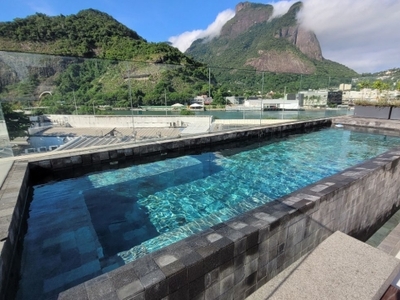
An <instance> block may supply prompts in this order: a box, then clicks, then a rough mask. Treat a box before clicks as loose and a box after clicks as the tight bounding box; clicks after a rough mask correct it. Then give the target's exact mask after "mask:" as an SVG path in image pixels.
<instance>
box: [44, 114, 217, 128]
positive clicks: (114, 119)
mask: <svg viewBox="0 0 400 300" xmlns="http://www.w3.org/2000/svg"><path fill="white" fill-rule="evenodd" d="M47 117H48V118H49V119H50V120H51V121H52V122H53V123H58V124H60V125H61V126H65V125H67V124H69V125H70V126H72V127H81V128H88V127H89V128H101V127H127V128H132V122H133V123H134V126H135V127H174V126H173V125H174V123H175V126H176V127H187V126H188V125H189V124H211V122H212V120H211V119H212V116H196V117H194V116H138V115H134V116H133V117H132V116H102V115H98V116H89V115H47ZM171 125H172V126H171Z"/></svg>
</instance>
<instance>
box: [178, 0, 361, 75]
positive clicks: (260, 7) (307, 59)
mask: <svg viewBox="0 0 400 300" xmlns="http://www.w3.org/2000/svg"><path fill="white" fill-rule="evenodd" d="M301 8H302V2H296V3H294V4H293V5H292V6H291V7H290V9H289V10H288V12H287V13H285V14H283V15H282V16H276V17H274V18H272V15H273V6H272V5H269V4H254V3H251V2H240V3H239V4H238V5H236V8H235V10H236V14H235V16H234V17H233V18H232V19H230V20H229V21H228V22H227V23H226V24H225V25H224V26H223V27H222V29H221V34H220V35H219V37H217V38H214V39H213V40H211V41H208V40H205V39H202V40H196V41H194V42H193V43H192V45H191V46H190V47H189V48H188V49H187V50H186V52H185V53H186V54H188V55H191V56H192V57H193V58H194V59H196V60H198V61H200V62H203V63H206V64H208V65H212V66H225V67H232V68H251V69H254V70H256V71H265V72H277V73H296V74H315V73H318V72H320V69H321V66H319V67H317V66H316V64H319V65H321V63H322V65H323V64H324V62H325V61H327V60H325V59H324V57H323V55H322V50H321V47H320V44H319V41H318V38H317V36H316V35H315V33H314V32H312V31H310V30H307V29H306V28H304V27H302V26H301V24H299V23H298V22H297V19H296V15H297V13H298V12H299V11H300V10H301ZM288 62H290V64H289V63H288ZM331 63H332V62H331ZM333 63H334V62H333ZM327 68H328V70H327V72H324V73H330V71H329V65H327ZM336 69H338V70H340V71H339V73H341V75H346V76H355V75H357V72H355V71H354V70H351V69H350V68H348V67H346V66H343V65H341V64H339V63H337V66H336ZM332 75H334V74H333V73H332Z"/></svg>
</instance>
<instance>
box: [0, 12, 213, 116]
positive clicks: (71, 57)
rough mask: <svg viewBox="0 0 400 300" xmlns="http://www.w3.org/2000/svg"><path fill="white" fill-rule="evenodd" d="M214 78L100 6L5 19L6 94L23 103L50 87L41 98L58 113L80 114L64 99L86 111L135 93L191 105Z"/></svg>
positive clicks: (0, 38) (138, 97) (2, 71)
mask: <svg viewBox="0 0 400 300" xmlns="http://www.w3.org/2000/svg"><path fill="white" fill-rule="evenodd" d="M29 53H32V54H29ZM38 54H48V55H55V56H43V55H38ZM84 58H86V59H84ZM100 59H101V60H100ZM208 81H209V75H208V69H207V68H206V66H205V65H203V64H201V63H199V62H197V61H195V60H193V59H192V58H191V57H188V56H187V55H185V54H183V53H182V52H180V51H179V50H178V49H176V48H174V47H172V46H171V45H169V44H168V43H148V42H147V41H146V40H145V39H144V38H142V37H141V36H140V35H138V34H137V33H136V32H135V31H133V30H131V29H129V28H127V27H126V26H124V25H122V24H121V23H119V22H117V21H116V20H115V19H114V18H112V17H111V16H109V15H108V14H106V13H103V12H100V11H97V10H94V9H87V10H82V11H80V12H79V13H77V14H76V15H69V16H63V15H61V16H55V17H49V16H46V15H44V14H35V15H32V16H28V17H27V18H23V19H19V18H18V19H15V20H14V21H12V22H1V23H0V97H1V98H2V99H8V100H12V99H14V100H15V99H21V100H20V101H22V102H23V101H25V100H24V99H38V98H39V96H40V95H42V93H43V92H45V91H51V93H52V96H51V97H50V96H46V97H45V99H44V102H41V103H42V104H46V105H47V106H49V107H53V106H54V107H53V108H52V110H51V112H53V113H55V112H59V113H61V112H65V111H67V112H71V111H73V110H74V105H68V106H67V105H61V104H62V103H63V102H64V101H65V100H64V99H65V98H68V99H73V98H75V99H76V102H77V105H78V106H80V107H82V111H81V113H85V112H90V111H92V109H91V108H90V106H93V104H94V103H96V104H97V105H99V106H100V105H111V106H121V107H129V106H130V102H131V101H130V100H129V98H132V101H133V102H134V105H135V106H137V105H157V104H162V105H164V104H165V96H166V95H167V96H168V103H169V102H172V101H174V102H176V101H180V102H187V101H188V100H189V99H190V98H192V97H194V96H196V95H198V94H202V93H204V92H205V91H206V90H207V89H208V87H207V89H206V88H204V85H205V84H206V83H208ZM212 82H213V83H214V82H215V80H214V79H212ZM46 95H47V94H46ZM56 101H58V102H59V103H61V104H59V105H56V104H55V103H54V102H56ZM69 101H71V100H69ZM174 102H173V103H174ZM25 105H26V104H25Z"/></svg>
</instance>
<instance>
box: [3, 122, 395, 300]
mask: <svg viewBox="0 0 400 300" xmlns="http://www.w3.org/2000/svg"><path fill="white" fill-rule="evenodd" d="M329 122H330V121H327V120H322V121H307V122H295V123H293V124H288V125H284V126H282V125H281V126H275V127H263V128H259V129H248V130H242V131H240V130H239V131H237V132H236V131H235V132H227V133H219V134H210V135H208V136H207V137H196V138H194V139H193V138H182V139H181V140H179V141H176V140H175V141H172V140H166V141H164V142H157V143H153V144H145V145H140V146H136V145H133V146H132V147H129V146H128V147H127V146H124V149H123V151H120V150H117V151H116V149H111V150H108V151H107V150H106V151H105V150H102V151H101V152H96V151H95V150H85V151H81V152H80V153H77V152H76V151H74V152H73V154H71V155H70V156H68V154H65V153H64V154H59V153H58V154H56V155H54V156H51V157H50V158H49V157H47V158H46V159H45V160H41V159H37V158H36V159H32V160H31V161H30V162H29V168H28V167H27V166H28V162H22V161H21V162H15V163H14V166H13V168H12V169H11V171H10V173H9V176H8V177H7V179H6V181H5V183H4V185H3V187H2V189H1V193H0V195H1V199H0V204H1V205H3V203H4V207H7V208H10V205H12V202H13V201H14V202H15V204H16V205H17V207H18V208H16V209H15V210H13V214H11V215H10V213H7V212H4V213H5V216H4V217H3V216H2V214H1V213H0V222H1V220H2V219H3V218H4V221H5V223H7V222H10V220H11V224H10V223H9V224H10V226H9V229H8V231H7V232H5V233H3V236H4V237H6V240H5V242H4V244H3V250H2V254H1V255H2V261H1V266H2V273H1V276H2V277H1V279H2V290H1V295H2V298H3V299H7V297H6V296H5V295H7V293H6V291H13V290H14V293H15V290H16V277H17V276H16V273H15V267H16V266H17V267H18V263H19V262H18V261H17V260H18V255H20V252H18V251H19V250H17V247H16V244H18V241H20V234H19V232H20V229H21V228H22V226H21V220H22V219H23V218H22V217H23V215H24V214H25V213H26V212H25V211H26V207H25V206H26V199H27V198H26V196H27V192H28V190H29V189H28V187H29V176H30V175H31V173H30V172H33V173H34V174H35V176H37V174H40V170H46V171H52V172H53V171H54V172H59V171H65V170H73V171H79V170H80V169H81V168H82V166H101V168H109V162H110V161H115V160H117V161H122V160H125V159H127V158H129V159H131V160H132V159H133V160H136V159H137V160H138V161H139V160H140V159H142V158H144V157H147V156H150V155H155V154H158V155H160V154H162V153H164V151H167V150H171V149H173V151H174V152H180V151H183V150H185V149H186V150H187V149H196V148H201V147H208V145H205V144H210V143H220V142H224V141H229V140H234V139H237V138H246V137H253V136H254V137H257V136H258V137H269V136H273V135H275V134H279V133H281V132H284V131H289V130H294V129H296V128H304V127H310V128H311V127H313V126H325V125H326V124H329ZM97 151H98V150H97ZM399 153H400V149H395V150H391V151H388V152H387V153H385V154H382V155H380V156H378V157H377V158H375V159H372V160H370V161H367V162H365V163H363V164H361V165H358V166H356V167H352V168H349V169H347V170H345V171H343V172H341V173H339V174H337V175H334V176H332V177H329V178H326V179H324V180H321V181H319V182H317V183H315V184H313V185H310V186H308V187H305V188H303V189H301V190H299V191H296V192H294V193H292V194H290V195H288V196H287V197H283V198H282V199H278V200H276V201H274V202H271V203H268V204H266V205H263V206H262V207H259V208H257V209H255V210H252V211H250V212H247V213H246V214H244V215H241V216H238V217H236V218H233V219H231V220H229V221H227V222H225V223H222V224H219V225H216V226H213V227H212V228H210V229H208V230H207V231H205V232H204V233H201V234H196V235H194V236H192V237H190V238H187V239H185V240H183V241H180V242H178V243H177V244H175V245H171V246H168V247H167V248H165V249H163V251H160V252H157V253H153V254H149V255H146V256H144V257H142V258H139V259H137V260H136V261H133V262H132V263H129V264H127V265H125V266H122V267H121V268H119V269H116V270H114V271H111V272H109V273H106V274H105V275H102V276H101V277H98V278H94V279H91V280H89V281H87V282H86V283H85V284H81V285H78V286H76V287H74V288H71V289H69V290H67V291H64V292H62V293H61V294H60V296H59V299H80V298H81V299H89V298H93V299H101V298H103V299H104V298H105V297H109V299H113V298H115V299H162V298H168V299H217V298H220V299H225V298H228V299H229V298H232V297H234V298H235V299H244V298H245V297H246V296H248V295H250V294H251V293H252V292H254V291H255V290H256V289H257V288H258V287H259V286H261V285H262V284H264V283H266V282H268V281H269V280H270V279H271V278H273V277H274V276H275V275H277V274H278V273H279V272H281V271H282V270H284V269H285V268H286V267H287V266H289V265H290V264H291V263H292V262H294V261H295V260H296V259H298V258H300V257H301V256H303V255H305V254H307V253H308V252H310V251H312V250H313V249H314V248H315V247H316V246H317V245H318V244H319V243H321V242H322V241H323V240H324V239H326V238H327V237H328V236H329V235H330V234H332V233H333V232H334V231H336V230H341V231H343V232H345V233H347V234H350V235H352V236H356V237H359V238H361V239H362V238H363V237H366V236H368V234H369V233H370V232H371V231H372V230H373V228H371V226H372V225H374V224H377V223H379V222H380V221H382V220H384V219H385V218H386V217H387V216H389V215H390V214H391V212H392V211H393V208H397V207H399V206H400V197H399V196H398V190H399V189H400V182H398V180H397V178H399V176H400V166H399V160H400V158H399V155H398V154H399ZM89 157H90V162H89ZM33 173H32V174H33ZM72 173H74V172H72ZM15 180H17V182H16V181H15ZM15 189H16V190H15ZM1 205H0V207H1ZM0 209H1V208H0ZM10 212H11V211H10ZM0 224H1V223H0ZM2 228H3V227H2V226H0V230H2ZM0 232H1V231H0ZM207 236H209V237H210V236H211V238H209V239H207ZM219 236H221V238H218V239H217V238H216V237H219ZM11 242H14V243H11ZM157 255H172V256H174V258H176V260H173V261H172V260H171V261H170V263H167V264H161V265H160V264H157V257H160V256H157ZM12 257H16V259H12ZM90 267H91V269H93V268H95V269H96V270H97V269H98V268H100V266H98V265H96V266H95V265H92V264H90ZM13 270H14V271H13ZM13 272H14V273H13ZM10 275H11V276H10ZM6 279H9V281H6ZM100 283H104V285H102V286H101V287H99V288H97V286H98V285H100ZM12 293H13V292H11V294H12ZM8 295H10V294H8Z"/></svg>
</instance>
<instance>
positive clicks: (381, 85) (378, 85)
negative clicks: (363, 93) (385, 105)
mask: <svg viewBox="0 0 400 300" xmlns="http://www.w3.org/2000/svg"><path fill="white" fill-rule="evenodd" d="M372 87H373V88H374V89H376V90H378V91H379V94H378V100H380V99H381V94H382V91H388V90H389V84H388V83H386V82H383V81H382V80H377V81H374V82H373V83H372Z"/></svg>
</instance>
